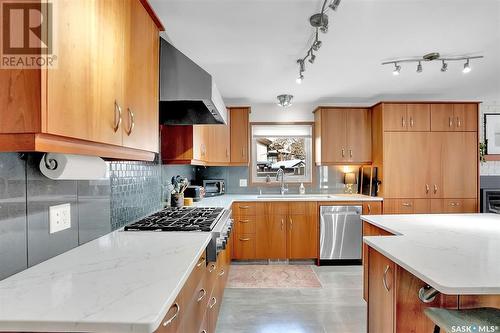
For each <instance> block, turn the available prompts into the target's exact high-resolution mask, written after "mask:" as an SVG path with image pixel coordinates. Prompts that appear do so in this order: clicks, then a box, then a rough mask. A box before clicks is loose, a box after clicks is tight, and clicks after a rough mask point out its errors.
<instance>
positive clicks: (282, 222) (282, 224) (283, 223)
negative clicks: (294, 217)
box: [281, 219, 285, 230]
mask: <svg viewBox="0 0 500 333" xmlns="http://www.w3.org/2000/svg"><path fill="white" fill-rule="evenodd" d="M284 226H285V221H283V219H281V230H283V227H284Z"/></svg>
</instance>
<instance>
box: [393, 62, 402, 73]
mask: <svg viewBox="0 0 500 333" xmlns="http://www.w3.org/2000/svg"><path fill="white" fill-rule="evenodd" d="M400 72H401V66H399V65H398V63H397V62H395V63H394V70H393V71H392V75H399V74H400Z"/></svg>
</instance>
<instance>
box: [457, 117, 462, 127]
mask: <svg viewBox="0 0 500 333" xmlns="http://www.w3.org/2000/svg"><path fill="white" fill-rule="evenodd" d="M460 126H462V121H461V120H460V117H457V127H460Z"/></svg>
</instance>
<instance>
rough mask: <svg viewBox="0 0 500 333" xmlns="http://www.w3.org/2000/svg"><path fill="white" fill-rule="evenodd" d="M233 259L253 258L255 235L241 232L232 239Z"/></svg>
mask: <svg viewBox="0 0 500 333" xmlns="http://www.w3.org/2000/svg"><path fill="white" fill-rule="evenodd" d="M233 241H234V243H233V250H234V259H243V260H245V259H255V258H256V257H255V235H253V234H242V235H237V236H236V237H235V238H234V239H233Z"/></svg>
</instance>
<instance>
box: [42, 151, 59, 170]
mask: <svg viewBox="0 0 500 333" xmlns="http://www.w3.org/2000/svg"><path fill="white" fill-rule="evenodd" d="M43 162H44V163H45V166H46V167H47V169H49V170H55V169H57V161H56V160H55V159H53V158H49V157H48V154H47V153H45V154H44V155H43Z"/></svg>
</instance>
